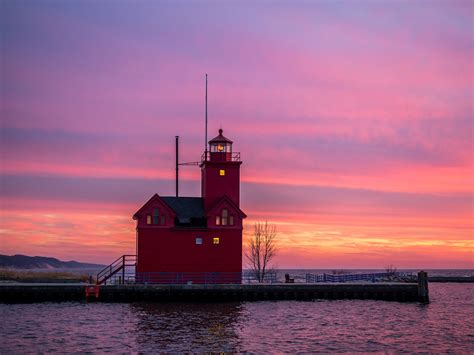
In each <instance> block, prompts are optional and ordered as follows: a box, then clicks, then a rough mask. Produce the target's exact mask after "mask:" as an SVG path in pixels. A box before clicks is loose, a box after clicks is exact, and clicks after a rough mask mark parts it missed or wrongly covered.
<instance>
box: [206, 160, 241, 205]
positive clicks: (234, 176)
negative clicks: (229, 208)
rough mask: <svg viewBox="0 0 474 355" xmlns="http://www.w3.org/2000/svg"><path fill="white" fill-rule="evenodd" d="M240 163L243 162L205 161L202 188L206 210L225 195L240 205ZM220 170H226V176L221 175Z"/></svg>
mask: <svg viewBox="0 0 474 355" xmlns="http://www.w3.org/2000/svg"><path fill="white" fill-rule="evenodd" d="M240 164H242V163H241V162H211V161H207V162H204V163H203V166H202V168H201V183H202V187H201V189H202V197H203V198H204V208H205V209H206V211H207V210H208V209H209V208H211V207H212V206H214V204H215V203H216V202H217V201H218V200H219V199H221V198H222V196H225V195H226V196H227V197H229V198H230V199H231V200H232V201H233V202H234V203H235V204H236V205H237V206H240ZM220 170H224V171H225V175H224V176H222V175H220Z"/></svg>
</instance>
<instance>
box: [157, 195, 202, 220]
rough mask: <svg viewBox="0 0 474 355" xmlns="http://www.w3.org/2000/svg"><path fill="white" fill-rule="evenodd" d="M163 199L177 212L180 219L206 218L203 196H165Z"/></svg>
mask: <svg viewBox="0 0 474 355" xmlns="http://www.w3.org/2000/svg"><path fill="white" fill-rule="evenodd" d="M161 199H162V200H163V201H164V202H165V203H166V204H167V205H168V206H170V207H171V208H172V209H173V210H174V211H175V212H176V215H177V216H176V217H178V218H179V219H190V218H206V213H205V212H204V200H203V198H202V197H174V196H163V197H161Z"/></svg>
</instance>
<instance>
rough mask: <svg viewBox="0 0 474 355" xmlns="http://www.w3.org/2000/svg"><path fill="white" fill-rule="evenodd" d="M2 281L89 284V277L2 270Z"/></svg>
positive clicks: (71, 274)
mask: <svg viewBox="0 0 474 355" xmlns="http://www.w3.org/2000/svg"><path fill="white" fill-rule="evenodd" d="M0 281H15V282H88V281H89V276H88V275H79V274H74V273H71V272H63V271H29V270H21V271H20V270H14V269H0Z"/></svg>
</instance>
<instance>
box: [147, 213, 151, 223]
mask: <svg viewBox="0 0 474 355" xmlns="http://www.w3.org/2000/svg"><path fill="white" fill-rule="evenodd" d="M146 224H151V215H147V216H146Z"/></svg>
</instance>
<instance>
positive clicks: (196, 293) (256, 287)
mask: <svg viewBox="0 0 474 355" xmlns="http://www.w3.org/2000/svg"><path fill="white" fill-rule="evenodd" d="M419 290H420V288H419V285H418V284H417V283H382V282H380V283H340V284H335V283H316V284H284V283H282V284H241V285H197V284H194V285H115V286H112V285H111V286H99V295H98V297H97V298H96V297H95V293H94V292H90V293H89V296H88V297H87V300H88V301H98V302H141V301H146V302H170V301H185V302H194V301H196V302H226V301H260V300H313V299H376V300H385V301H400V302H417V301H421V302H425V301H426V297H425V294H422V295H420V294H419V292H420V291H419ZM85 300H86V285H85V284H84V285H80V284H3V285H0V302H4V303H31V302H64V301H85Z"/></svg>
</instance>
